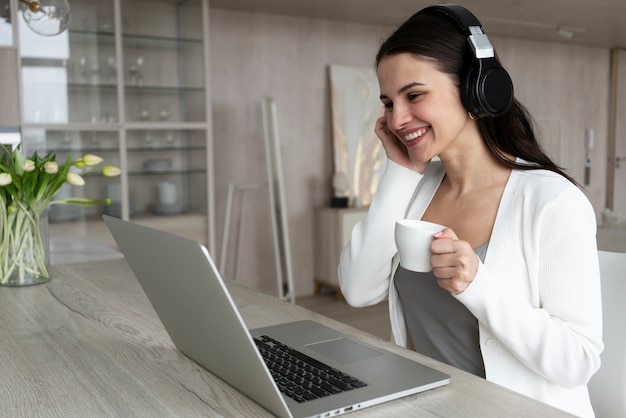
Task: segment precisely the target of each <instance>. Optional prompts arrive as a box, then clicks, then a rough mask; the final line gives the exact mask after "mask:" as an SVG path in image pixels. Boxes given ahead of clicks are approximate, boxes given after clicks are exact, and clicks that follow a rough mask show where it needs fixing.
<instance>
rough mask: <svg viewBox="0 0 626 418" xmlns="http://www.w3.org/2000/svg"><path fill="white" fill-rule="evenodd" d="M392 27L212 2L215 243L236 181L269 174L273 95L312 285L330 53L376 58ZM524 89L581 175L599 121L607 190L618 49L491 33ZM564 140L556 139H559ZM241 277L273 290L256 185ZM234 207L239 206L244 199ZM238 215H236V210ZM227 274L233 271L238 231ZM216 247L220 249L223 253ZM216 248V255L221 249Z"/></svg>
mask: <svg viewBox="0 0 626 418" xmlns="http://www.w3.org/2000/svg"><path fill="white" fill-rule="evenodd" d="M390 29H391V28H387V27H381V26H372V25H362V24H355V23H342V22H334V21H332V22H331V21H325V20H313V19H302V18H294V17H286V16H274V15H266V14H258V13H247V12H237V11H227V10H220V9H212V10H211V27H210V36H211V89H212V96H213V108H214V113H213V118H214V141H215V156H214V160H215V178H216V181H215V187H216V210H217V213H216V219H217V222H216V224H217V231H216V232H217V241H218V245H217V247H218V250H219V249H220V248H221V242H222V228H223V223H224V207H225V200H226V193H227V188H228V184H229V183H234V184H246V183H257V182H264V181H265V178H266V172H265V162H264V152H263V132H262V120H261V108H260V102H261V98H262V97H263V96H264V95H269V96H272V97H274V98H275V99H276V102H277V105H278V111H279V120H278V123H279V126H280V133H281V137H282V138H281V139H282V156H283V170H284V173H285V185H286V196H287V207H288V219H289V228H290V237H291V245H292V258H293V266H294V276H295V282H296V284H295V287H296V294H297V295H306V294H311V293H312V291H313V265H314V264H313V263H314V262H315V254H314V252H313V235H314V234H313V228H314V224H313V214H314V208H315V207H319V206H323V205H327V204H328V202H329V199H330V195H331V193H332V188H331V179H330V177H331V174H332V170H333V168H332V138H331V127H330V107H329V106H330V105H329V103H330V101H329V83H328V69H327V67H328V65H329V64H345V65H364V66H367V65H372V62H373V57H374V55H375V53H376V50H377V48H378V45H379V43H380V41H381V40H382V39H383V38H384V37H385V36H386V34H387V33H388V32H389V31H390ZM493 42H494V44H495V45H496V47H497V49H498V51H499V55H500V57H501V59H502V61H503V62H504V64H505V66H507V68H508V69H509V70H510V72H511V75H512V77H513V80H514V83H515V85H516V94H517V97H518V98H519V99H520V100H521V101H522V102H523V103H524V104H526V105H527V107H528V108H529V110H530V111H531V112H532V113H533V114H534V115H535V116H536V117H537V119H538V120H539V125H540V126H541V127H542V130H543V131H546V132H549V133H550V135H551V136H550V137H549V139H548V142H550V144H551V147H552V148H554V149H556V150H557V151H558V150H560V151H559V152H558V154H559V155H558V158H559V160H560V163H561V164H563V165H564V166H565V167H566V168H568V169H569V172H570V173H571V174H572V175H574V176H575V177H576V178H577V179H578V180H579V181H581V182H582V176H583V162H584V130H585V128H590V127H591V128H594V129H595V138H596V141H595V142H596V147H595V148H594V151H593V156H592V157H593V163H594V167H593V171H592V183H591V185H590V187H589V188H588V191H587V193H588V195H589V197H590V199H591V200H592V202H593V204H594V207H595V208H596V210H601V208H602V207H603V202H604V182H605V177H604V173H605V168H603V167H605V166H606V165H605V164H606V163H605V161H604V160H605V158H604V157H603V156H604V155H605V153H606V140H605V139H604V138H606V137H607V124H608V74H609V52H608V50H605V49H598V48H585V47H576V46H568V45H563V44H545V43H537V42H530V41H520V40H512V39H500V38H493ZM554 144H557V146H554ZM247 202H248V210H247V211H246V213H245V214H244V216H245V217H244V220H245V225H244V232H243V237H244V240H243V244H242V253H241V260H242V265H241V270H240V277H239V280H240V282H242V283H244V284H246V285H250V286H253V287H255V288H258V289H261V290H262V291H264V292H268V293H272V294H276V284H275V281H274V277H275V269H274V264H273V263H274V261H273V250H272V238H271V230H270V217H269V202H268V199H267V193H266V191H265V190H264V189H260V190H256V191H251V192H249V194H248V200H247ZM234 207H235V208H236V207H237V202H236V201H235V205H234ZM233 219H234V220H236V219H238V213H237V211H236V210H235V212H234V213H233ZM236 234H237V230H236V228H235V226H234V225H233V226H232V228H231V230H230V244H231V245H230V246H229V250H228V251H229V256H228V265H227V270H226V273H227V274H226V275H227V276H229V277H232V274H233V271H234V268H233V256H234V246H233V244H234V239H235V237H236ZM216 256H219V254H216ZM216 258H219V257H216Z"/></svg>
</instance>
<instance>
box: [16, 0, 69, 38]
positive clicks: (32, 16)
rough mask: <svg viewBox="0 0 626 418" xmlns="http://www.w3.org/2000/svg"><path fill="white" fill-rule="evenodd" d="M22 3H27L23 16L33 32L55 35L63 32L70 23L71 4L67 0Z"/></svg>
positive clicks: (23, 6) (24, 6)
mask: <svg viewBox="0 0 626 418" xmlns="http://www.w3.org/2000/svg"><path fill="white" fill-rule="evenodd" d="M20 1H22V0H20ZM22 3H24V4H25V5H22V16H23V17H24V20H25V21H26V24H27V25H28V27H30V28H31V29H32V30H33V32H36V33H38V34H40V35H43V36H54V35H58V34H59V33H61V32H63V31H64V30H65V29H67V27H68V26H69V24H70V5H69V3H68V2H67V0H42V1H41V2H36V1H32V2H25V1H22Z"/></svg>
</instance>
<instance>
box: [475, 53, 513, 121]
mask: <svg viewBox="0 0 626 418" xmlns="http://www.w3.org/2000/svg"><path fill="white" fill-rule="evenodd" d="M476 95H477V102H478V103H479V104H480V107H481V111H482V112H483V113H484V114H485V115H489V116H491V117H497V116H502V115H504V114H505V113H506V112H508V111H509V109H510V108H511V104H512V103H513V81H512V80H511V77H510V76H509V73H507V72H506V70H505V69H504V68H502V67H501V66H500V65H499V64H495V65H491V66H487V68H483V70H482V72H481V75H480V78H479V79H478V80H476Z"/></svg>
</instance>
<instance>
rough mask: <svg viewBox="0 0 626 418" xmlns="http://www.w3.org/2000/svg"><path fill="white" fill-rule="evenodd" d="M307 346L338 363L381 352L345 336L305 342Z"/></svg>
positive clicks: (376, 354)
mask: <svg viewBox="0 0 626 418" xmlns="http://www.w3.org/2000/svg"><path fill="white" fill-rule="evenodd" d="M307 347H308V348H310V349H311V350H313V351H315V352H317V353H320V354H322V355H324V356H326V357H330V358H331V359H333V360H335V361H338V362H339V363H350V362H352V361H358V360H364V359H368V358H370V357H375V356H382V353H380V352H378V351H376V350H374V349H372V348H369V347H365V346H364V345H361V344H359V343H356V342H354V341H351V340H347V339H345V338H339V339H336V340H330V341H324V342H320V343H314V344H307Z"/></svg>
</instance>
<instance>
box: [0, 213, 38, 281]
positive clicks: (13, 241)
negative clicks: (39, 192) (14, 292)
mask: <svg viewBox="0 0 626 418" xmlns="http://www.w3.org/2000/svg"><path fill="white" fill-rule="evenodd" d="M2 210H3V208H0V211H2ZM3 212H4V213H2V214H0V215H1V216H0V233H1V234H2V237H1V241H0V285H2V286H13V287H16V286H31V285H36V284H41V283H45V282H47V281H49V280H50V273H49V267H50V246H49V242H48V216H47V211H46V210H43V211H41V212H37V211H33V210H32V209H29V208H28V207H27V206H25V205H17V209H16V210H15V211H13V213H11V212H9V211H3Z"/></svg>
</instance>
